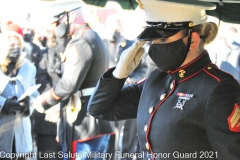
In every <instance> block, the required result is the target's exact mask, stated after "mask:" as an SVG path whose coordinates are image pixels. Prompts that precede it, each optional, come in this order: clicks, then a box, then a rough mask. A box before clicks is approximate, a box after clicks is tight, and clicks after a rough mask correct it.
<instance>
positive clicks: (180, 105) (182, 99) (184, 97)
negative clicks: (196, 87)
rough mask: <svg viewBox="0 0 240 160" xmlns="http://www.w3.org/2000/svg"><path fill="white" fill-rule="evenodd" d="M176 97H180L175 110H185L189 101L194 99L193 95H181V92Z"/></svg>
mask: <svg viewBox="0 0 240 160" xmlns="http://www.w3.org/2000/svg"><path fill="white" fill-rule="evenodd" d="M176 95H177V96H178V101H177V104H176V106H174V107H173V108H179V109H181V110H184V105H185V103H186V102H187V101H188V100H189V99H191V98H193V94H187V93H180V92H178V93H177V94H176Z"/></svg>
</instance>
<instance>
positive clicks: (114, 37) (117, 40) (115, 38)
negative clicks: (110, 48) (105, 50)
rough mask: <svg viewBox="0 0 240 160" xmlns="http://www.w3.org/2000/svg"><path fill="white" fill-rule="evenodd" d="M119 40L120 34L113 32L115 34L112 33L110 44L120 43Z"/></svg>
mask: <svg viewBox="0 0 240 160" xmlns="http://www.w3.org/2000/svg"><path fill="white" fill-rule="evenodd" d="M121 38H122V36H121V33H120V32H118V31H115V32H114V33H113V36H112V40H111V42H112V43H118V42H120V41H121Z"/></svg>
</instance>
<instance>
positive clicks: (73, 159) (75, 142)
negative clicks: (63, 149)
mask: <svg viewBox="0 0 240 160" xmlns="http://www.w3.org/2000/svg"><path fill="white" fill-rule="evenodd" d="M109 134H110V135H114V134H115V132H111V133H107V134H98V135H96V136H93V137H90V138H85V139H79V140H74V141H73V142H72V153H76V152H77V148H76V146H77V143H78V142H86V141H89V140H91V139H94V138H98V137H101V136H103V135H109ZM72 160H75V158H74V157H73V158H72Z"/></svg>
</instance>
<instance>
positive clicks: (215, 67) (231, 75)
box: [212, 65, 234, 78]
mask: <svg viewBox="0 0 240 160" xmlns="http://www.w3.org/2000/svg"><path fill="white" fill-rule="evenodd" d="M212 67H214V68H216V69H217V70H219V71H221V72H224V73H226V74H228V75H230V76H232V77H233V78H234V76H233V75H231V74H230V73H228V72H225V71H223V70H221V69H220V68H218V67H217V66H215V65H214V66H212Z"/></svg>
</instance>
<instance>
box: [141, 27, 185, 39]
mask: <svg viewBox="0 0 240 160" xmlns="http://www.w3.org/2000/svg"><path fill="white" fill-rule="evenodd" d="M180 30H181V29H179V28H178V29H166V28H165V29H163V28H158V27H147V28H145V29H144V31H143V32H142V33H141V34H140V35H139V36H138V37H137V39H138V40H140V41H152V40H154V39H160V38H168V37H171V36H173V35H175V34H176V33H178V32H179V31H180Z"/></svg>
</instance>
